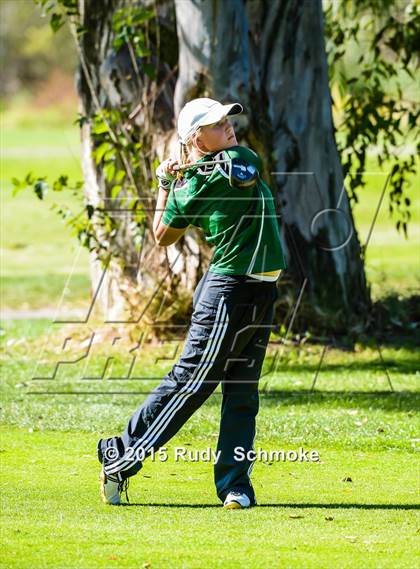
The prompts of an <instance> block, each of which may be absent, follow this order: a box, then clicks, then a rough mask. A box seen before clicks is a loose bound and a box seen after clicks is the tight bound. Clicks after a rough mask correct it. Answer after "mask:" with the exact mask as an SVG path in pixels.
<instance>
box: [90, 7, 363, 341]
mask: <svg viewBox="0 0 420 569" xmlns="http://www.w3.org/2000/svg"><path fill="white" fill-rule="evenodd" d="M128 4H130V3H127V1H126V0H103V1H99V0H84V2H81V18H82V24H83V26H84V27H85V28H86V29H87V33H85V34H83V35H82V36H81V37H80V39H79V47H80V53H79V54H80V58H81V63H82V65H81V74H80V81H79V93H80V97H81V101H82V106H83V112H84V114H86V115H87V116H88V117H91V116H92V115H93V114H94V113H95V112H97V108H96V107H97V106H98V105H99V106H101V107H104V108H119V107H121V106H124V105H125V106H128V107H129V108H131V109H136V108H140V110H139V111H138V112H137V114H136V128H140V129H143V131H147V133H148V135H149V137H150V141H151V145H150V146H151V149H152V150H153V149H154V150H155V151H156V154H157V155H158V157H159V158H162V157H163V156H166V155H167V154H168V151H169V149H171V148H173V147H174V145H175V143H176V138H177V137H176V134H175V132H174V121H173V116H174V115H175V116H176V115H177V114H178V112H179V110H180V108H181V107H182V105H183V104H184V103H185V102H186V101H187V100H189V99H191V98H194V97H199V96H210V97H215V98H217V99H220V100H222V101H240V102H241V103H242V104H243V105H244V107H245V113H244V114H243V115H241V116H239V117H237V118H236V119H235V122H236V127H237V132H238V134H239V140H240V141H241V142H243V143H245V144H248V145H249V146H250V147H251V148H253V149H254V150H256V151H257V152H258V153H259V154H260V156H261V157H262V159H263V162H264V164H265V168H266V170H265V172H264V177H265V178H266V179H267V181H268V182H269V184H270V186H271V188H272V190H273V192H274V194H275V196H276V201H277V205H278V214H279V223H280V225H281V232H282V236H283V245H284V247H285V253H286V257H287V261H288V271H287V273H286V275H287V276H288V277H289V282H291V283H292V287H293V295H292V297H293V301H291V302H292V303H293V302H295V301H296V299H297V298H298V296H299V291H300V290H301V289H302V287H304V289H305V291H304V295H303V297H302V298H303V300H304V307H305V310H303V311H302V310H300V314H302V315H303V316H304V317H305V319H304V321H305V324H307V323H308V322H310V321H311V320H312V321H314V320H315V321H316V322H318V323H319V322H323V323H325V327H326V329H329V330H336V331H338V330H340V331H343V330H348V329H349V328H351V327H357V325H359V324H360V323H361V322H363V320H364V318H365V317H366V315H367V314H368V310H367V308H369V306H370V297H369V290H368V287H367V285H366V279H365V274H364V267H363V261H362V259H361V256H360V246H359V243H358V239H357V235H356V232H355V230H354V223H353V218H352V214H351V210H350V207H349V203H348V198H347V194H346V193H345V192H343V191H342V187H343V179H342V170H341V166H340V161H339V157H338V153H337V149H336V145H335V140H334V129H333V122H332V114H331V98H330V93H329V86H328V73H327V62H326V54H325V47H324V40H323V19H322V5H321V0H312V1H311V2H296V1H295V0H275V1H273V2H263V1H261V0H248V1H245V0H229V2H222V1H221V0H205V1H202V2H197V1H196V0H174V6H175V13H176V29H175V18H174V12H173V4H172V2H171V1H167V2H163V1H161V2H159V3H158V10H159V23H160V25H161V26H164V28H163V29H162V28H161V50H162V52H164V51H165V50H166V54H165V55H164V56H163V57H161V58H160V59H159V60H158V61H157V56H156V57H155V60H154V61H153V63H154V64H155V65H157V66H158V81H157V83H158V85H162V86H163V89H162V90H161V92H160V94H159V96H158V97H157V99H156V101H155V103H154V105H153V112H149V109H148V105H147V97H148V96H149V95H150V93H149V91H150V89H149V87H150V85H148V84H147V78H146V77H145V75H144V73H143V72H142V61H141V60H136V61H135V62H133V58H132V57H130V53H129V50H128V49H120V50H119V51H118V53H116V52H115V49H114V48H113V46H112V42H113V39H114V32H113V27H112V17H113V14H114V13H115V11H116V10H117V9H118V8H120V7H123V6H127V5H128ZM131 4H135V3H131ZM176 35H177V37H176ZM155 48H156V49H155ZM176 48H178V50H179V54H178V78H177V82H176V87H175V83H174V80H173V75H172V76H171V77H170V78H169V79H168V71H170V70H171V68H172V69H173V67H172V66H171V65H167V64H165V58H171V57H172V58H173V57H174V54H175V55H176V53H175V52H176ZM153 49H155V51H154V53H155V54H156V53H157V51H156V50H157V47H156V46H154V47H153V46H152V51H153ZM169 75H170V74H169ZM82 139H83V149H84V159H83V167H84V175H85V180H86V192H87V195H89V196H90V198H91V199H92V200H93V202H95V201H96V202H98V201H101V200H104V198H108V201H109V202H110V203H111V205H112V200H109V197H110V190H111V188H110V187H109V184H107V183H106V181H105V180H104V176H103V173H102V170H101V166H100V165H99V166H98V165H96V164H95V163H94V161H93V160H92V137H91V132H90V124H89V123H86V124H85V126H84V128H83V130H82ZM149 158H150V163H151V161H152V160H153V158H154V156H153V155H151V156H150V157H149ZM150 173H151V172H150V169H149V177H150ZM149 195H151V194H149ZM148 206H149V208H150V203H149V204H148ZM126 215H127V214H126ZM149 229H151V226H150V217H149ZM119 238H120V242H119V243H117V245H118V247H119V248H120V250H121V251H124V260H125V265H124V268H123V272H122V273H121V269H119V268H118V267H116V268H115V267H114V269H113V267H112V263H111V268H110V270H109V271H108V273H107V280H106V282H105V283H103V284H102V287H103V290H102V292H101V293H100V295H99V297H100V298H102V299H103V300H105V301H106V302H107V304H108V308H109V307H110V306H114V307H117V308H118V310H117V311H120V305H119V304H118V298H117V294H116V292H115V291H117V290H119V289H121V287H119V286H115V284H116V283H119V281H120V280H121V278H127V279H128V283H130V282H131V283H132V285H133V284H135V283H136V280H138V278H139V277H138V275H140V282H141V284H143V285H145V286H146V285H148V284H153V283H154V282H155V281H156V275H159V276H161V275H162V273H163V272H164V271H162V267H163V268H165V269H168V268H169V265H170V264H171V263H173V262H174V261H175V260H176V259H177V261H176V263H175V265H174V266H173V267H172V271H173V273H174V275H175V281H176V283H175V284H176V286H180V287H181V290H184V291H185V289H189V290H190V291H191V290H192V289H194V288H195V285H196V283H197V281H198V279H199V278H200V276H201V274H202V272H203V271H204V270H205V269H206V267H207V264H208V261H209V257H210V255H209V250H208V249H207V248H206V246H205V245H204V242H203V240H202V239H201V237H200V234H199V232H195V230H194V232H190V234H189V235H187V236H186V237H185V238H184V239H183V240H181V241H180V243H178V244H176V245H175V246H172V247H171V248H169V249H168V251H163V250H161V249H157V254H154V253H155V251H154V250H153V247H154V246H155V244H154V241H153V238H151V236H150V232H149V234H148V236H146V237H145V239H144V242H143V249H142V258H145V257H147V258H149V259H151V260H150V261H149V263H151V265H150V266H147V267H144V266H143V267H140V271H139V272H137V270H138V259H137V255H136V253H135V251H134V247H133V245H132V240H131V239H130V231H129V218H128V216H127V224H126V231H123V232H122V233H121V234H120V236H119ZM152 251H153V254H152V255H151V254H150V253H151V252H152ZM180 253H181V255H180ZM96 273H98V271H96ZM141 279H143V280H141ZM283 284H284V279H281V280H280V283H279V286H280V287H282V286H283ZM129 286H130V284H128V285H127V286H125V288H126V289H127V287H129ZM123 288H124V287H123ZM285 296H286V295H282V293H281V294H280V298H283V297H285ZM320 317H321V318H320Z"/></svg>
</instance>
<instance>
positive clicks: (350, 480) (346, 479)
mask: <svg viewBox="0 0 420 569" xmlns="http://www.w3.org/2000/svg"><path fill="white" fill-rule="evenodd" d="M341 482H353V479H352V478H351V476H345V477H344V478H343V480H342V481H341Z"/></svg>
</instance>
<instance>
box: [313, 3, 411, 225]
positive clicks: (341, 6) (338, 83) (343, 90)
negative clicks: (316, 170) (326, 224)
mask: <svg viewBox="0 0 420 569" xmlns="http://www.w3.org/2000/svg"><path fill="white" fill-rule="evenodd" d="M324 16H325V35H326V48H327V55H328V62H329V75H330V85H331V89H332V91H333V92H335V91H336V92H338V93H339V95H340V96H339V97H336V96H335V98H334V110H335V116H336V117H337V120H338V125H336V126H337V131H338V132H339V137H337V148H338V151H339V152H340V154H341V158H342V164H343V173H344V176H345V179H346V181H347V185H348V189H349V191H350V198H351V200H352V201H353V202H355V201H357V195H356V193H357V191H358V190H359V189H360V188H362V187H363V186H364V185H365V184H366V180H365V171H366V160H367V156H368V153H369V151H370V150H371V149H372V147H373V146H375V147H376V150H377V162H378V165H379V166H382V165H383V163H384V162H390V163H391V165H393V166H394V168H393V170H392V174H391V192H390V193H389V200H390V204H389V210H390V212H391V213H392V214H393V215H396V216H397V221H398V220H399V221H400V223H397V222H396V227H397V230H400V229H402V230H403V231H404V232H405V233H406V228H407V222H408V220H409V218H410V214H409V206H410V200H408V201H406V200H404V199H402V195H403V194H404V193H405V192H406V191H408V189H409V177H410V174H413V173H414V171H415V169H414V162H413V155H411V156H408V157H406V156H404V158H401V156H400V155H401V145H403V144H406V143H407V140H408V141H410V140H411V139H413V140H414V139H415V137H416V136H418V126H417V124H418V118H419V111H418V110H416V104H415V102H414V101H410V97H408V96H407V94H406V92H407V86H409V84H408V83H407V77H411V78H412V79H414V77H415V69H416V62H417V46H418V42H419V32H418V30H419V29H420V25H419V24H420V7H419V5H418V4H417V3H415V2H414V1H408V2H407V3H406V8H405V9H404V10H401V9H399V7H398V3H397V4H395V3H393V2H391V1H390V0H375V1H374V2H372V1H369V2H368V1H365V0H357V1H355V2H351V3H347V2H342V3H339V2H333V1H330V2H328V3H326V8H325V12H324ZM412 89H413V91H414V83H413V85H412Z"/></svg>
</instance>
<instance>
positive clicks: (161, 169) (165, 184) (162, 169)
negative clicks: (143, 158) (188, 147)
mask: <svg viewBox="0 0 420 569" xmlns="http://www.w3.org/2000/svg"><path fill="white" fill-rule="evenodd" d="M169 160H170V159H169V158H168V159H167V160H164V161H163V162H161V163H160V164H159V166H158V167H157V168H156V177H157V179H158V181H159V187H160V188H162V189H164V190H165V191H167V192H169V190H170V189H171V185H172V182H173V181H174V180H175V178H176V176H174V175H172V174H169V172H168V171H167V170H166V165H167V163H168V162H169Z"/></svg>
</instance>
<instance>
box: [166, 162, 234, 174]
mask: <svg viewBox="0 0 420 569" xmlns="http://www.w3.org/2000/svg"><path fill="white" fill-rule="evenodd" d="M228 162H231V160H207V161H206V162H196V163H195V164H180V165H179V166H175V167H174V171H175V172H178V171H179V170H188V169H189V168H199V167H200V166H208V165H210V164H227V163H228Z"/></svg>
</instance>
